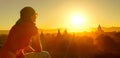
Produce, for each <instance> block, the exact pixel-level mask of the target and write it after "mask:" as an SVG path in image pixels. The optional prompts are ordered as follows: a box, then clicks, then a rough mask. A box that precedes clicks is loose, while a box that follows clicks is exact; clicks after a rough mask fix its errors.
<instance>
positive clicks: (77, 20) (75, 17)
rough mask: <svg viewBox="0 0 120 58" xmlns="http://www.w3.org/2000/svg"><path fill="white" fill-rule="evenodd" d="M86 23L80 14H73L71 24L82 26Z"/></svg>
mask: <svg viewBox="0 0 120 58" xmlns="http://www.w3.org/2000/svg"><path fill="white" fill-rule="evenodd" d="M83 23H84V17H83V16H81V15H79V14H75V15H73V16H71V24H72V26H73V27H80V26H82V25H83Z"/></svg>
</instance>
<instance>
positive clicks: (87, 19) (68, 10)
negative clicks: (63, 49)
mask: <svg viewBox="0 0 120 58" xmlns="http://www.w3.org/2000/svg"><path fill="white" fill-rule="evenodd" d="M25 6H31V7H33V8H34V9H35V10H36V12H37V13H38V17H37V21H36V25H37V27H38V28H40V29H54V28H77V29H79V28H83V29H84V28H88V27H90V28H91V27H97V26H98V25H99V24H101V25H102V26H104V27H113V26H115V27H120V0H0V7H1V8H0V30H10V28H11V27H12V26H13V25H14V24H15V22H16V21H17V20H18V19H19V15H20V10H21V9H22V8H23V7H25ZM77 14H79V15H80V16H79V17H82V18H84V19H83V21H82V22H80V23H83V24H81V25H80V24H79V26H77V27H75V25H73V26H72V23H71V22H70V20H71V17H72V16H74V15H77ZM74 30H75V29H74Z"/></svg>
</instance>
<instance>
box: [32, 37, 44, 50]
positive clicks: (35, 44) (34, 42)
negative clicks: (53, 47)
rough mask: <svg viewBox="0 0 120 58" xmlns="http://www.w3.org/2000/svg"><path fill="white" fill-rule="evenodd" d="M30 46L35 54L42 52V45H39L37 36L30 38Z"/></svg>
mask: <svg viewBox="0 0 120 58" xmlns="http://www.w3.org/2000/svg"><path fill="white" fill-rule="evenodd" d="M31 46H32V48H33V49H34V50H35V52H41V51H42V45H41V41H40V37H39V35H36V36H33V37H32V42H31Z"/></svg>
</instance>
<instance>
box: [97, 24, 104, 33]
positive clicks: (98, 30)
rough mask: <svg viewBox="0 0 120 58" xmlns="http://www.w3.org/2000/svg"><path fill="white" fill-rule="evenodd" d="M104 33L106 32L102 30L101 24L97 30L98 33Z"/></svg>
mask: <svg viewBox="0 0 120 58" xmlns="http://www.w3.org/2000/svg"><path fill="white" fill-rule="evenodd" d="M102 32H104V31H103V30H102V28H101V25H100V24H99V25H98V28H97V33H102Z"/></svg>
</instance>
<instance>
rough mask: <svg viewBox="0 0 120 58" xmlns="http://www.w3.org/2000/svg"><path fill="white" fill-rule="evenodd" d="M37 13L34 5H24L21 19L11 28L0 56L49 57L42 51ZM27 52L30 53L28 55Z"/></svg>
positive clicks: (4, 57)
mask: <svg viewBox="0 0 120 58" xmlns="http://www.w3.org/2000/svg"><path fill="white" fill-rule="evenodd" d="M36 15H37V14H36V12H35V10H34V9H33V8H32V7H24V8H23V9H22V10H21V11H20V19H19V20H18V21H17V22H16V24H15V25H14V26H13V27H12V28H11V30H10V32H9V35H8V38H7V41H6V42H5V44H4V46H3V47H2V49H1V52H0V58H29V57H33V56H34V57H36V56H35V55H37V57H38V56H39V57H43V58H45V57H46V58H48V57H49V54H48V53H47V52H42V46H41V44H40V39H39V34H38V30H37V27H36V26H35V21H36ZM29 52H35V53H29ZM26 53H29V54H27V56H26ZM41 55H42V56H41Z"/></svg>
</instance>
